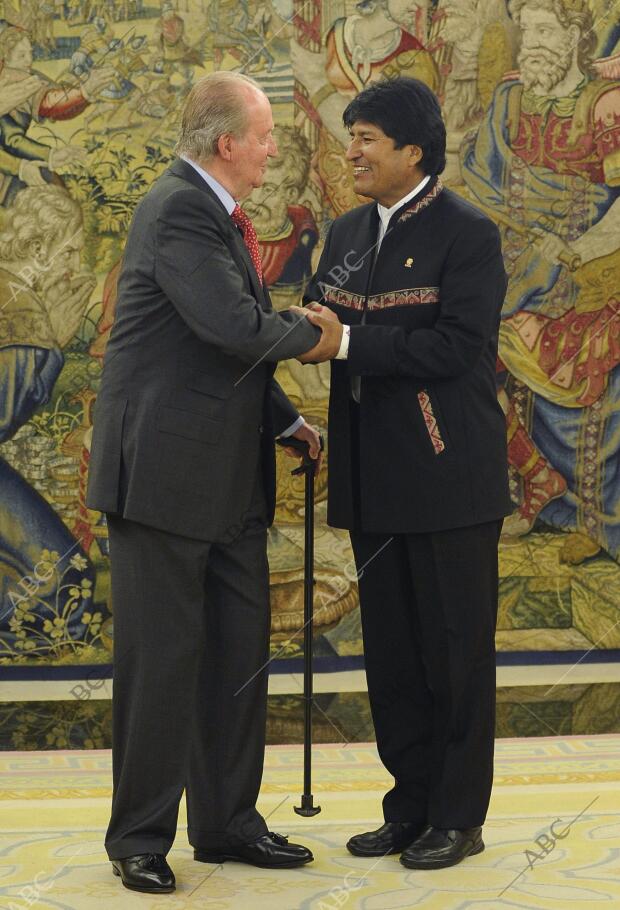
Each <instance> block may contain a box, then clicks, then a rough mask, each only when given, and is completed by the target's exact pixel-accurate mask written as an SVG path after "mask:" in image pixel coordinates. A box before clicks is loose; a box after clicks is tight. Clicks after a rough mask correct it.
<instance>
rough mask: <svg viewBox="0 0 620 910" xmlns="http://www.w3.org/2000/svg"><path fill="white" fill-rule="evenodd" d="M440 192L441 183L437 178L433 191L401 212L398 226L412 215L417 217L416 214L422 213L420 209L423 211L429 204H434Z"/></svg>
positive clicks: (441, 188)
mask: <svg viewBox="0 0 620 910" xmlns="http://www.w3.org/2000/svg"><path fill="white" fill-rule="evenodd" d="M442 190H443V183H442V182H441V180H439V178H438V179H437V183H436V184H435V186H434V187H433V189H432V190H430V192H428V193H427V194H426V196H422V198H421V199H420V201H419V202H414V203H413V205H412V206H411V208H408V209H405V211H404V212H402V214H401V215H400V217H399V219H398V224H400V223H401V221H406V220H407V219H408V218H411V216H412V215H417V214H418V212H421V211H422V209H425V208H426V207H427V206H428V205H430V204H431V202H434V201H435V199H437V197H438V196H439V194H440V193H441V191H442Z"/></svg>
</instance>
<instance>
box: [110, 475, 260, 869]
mask: <svg viewBox="0 0 620 910" xmlns="http://www.w3.org/2000/svg"><path fill="white" fill-rule="evenodd" d="M266 523H267V522H266V507H265V502H264V495H263V492H262V489H261V484H260V483H258V482H257V484H256V495H255V497H254V501H253V507H252V508H251V510H250V512H249V513H248V514H247V515H246V517H245V521H244V525H243V527H240V528H238V529H234V530H235V531H237V532H238V533H237V534H236V537H235V539H234V540H233V542H232V543H227V544H216V543H209V542H207V541H201V540H196V539H193V538H189V537H180V536H178V535H175V534H171V533H168V532H165V531H160V530H157V529H154V528H150V527H147V526H145V525H142V524H138V523H137V522H133V521H129V520H127V519H124V518H120V517H118V516H114V515H109V516H108V527H109V537H110V560H111V568H112V599H113V609H114V634H115V646H114V699H113V770H114V793H113V801H112V816H111V819H110V824H109V827H108V831H107V835H106V841H105V846H106V850H107V853H108V856H109V857H110V859H120V858H123V857H126V856H131V855H133V854H136V853H149V852H152V853H163V854H164V855H165V854H167V853H168V851H169V850H170V847H171V846H172V843H173V841H174V837H175V832H176V825H177V816H178V809H179V802H180V799H181V795H182V793H183V790H184V789H185V791H186V800H187V812H188V837H189V841H190V843H191V844H192V845H193V846H194V847H197V848H202V849H211V848H219V847H222V846H230V847H233V846H235V845H237V844H239V843H246V842H249V841H252V840H255V839H256V838H258V837H260V836H261V835H262V834H264V833H265V832H266V830H267V827H266V825H265V822H264V820H263V818H262V817H261V816H260V815H259V813H258V812H257V810H256V808H255V803H256V800H257V797H258V792H259V789H260V784H261V778H262V770H263V755H264V746H265V726H266V707H267V677H268V670H267V666H266V665H267V661H268V658H269V630H270V611H269V570H268V565H267V554H266V535H267V531H266Z"/></svg>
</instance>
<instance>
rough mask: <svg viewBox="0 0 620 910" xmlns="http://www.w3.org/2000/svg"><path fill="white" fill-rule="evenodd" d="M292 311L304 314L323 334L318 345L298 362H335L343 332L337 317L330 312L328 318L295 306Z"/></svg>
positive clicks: (301, 356)
mask: <svg viewBox="0 0 620 910" xmlns="http://www.w3.org/2000/svg"><path fill="white" fill-rule="evenodd" d="M291 310H292V311H293V312H296V313H299V314H303V315H304V316H305V317H306V319H308V321H309V322H312V323H313V324H314V325H316V326H318V327H319V328H320V330H321V333H322V334H321V337H320V339H319V340H318V342H317V344H315V346H314V347H313V348H311V349H310V350H309V351H306V352H305V353H304V354H300V355H299V356H298V358H297V360H299V362H300V363H323V362H324V361H325V360H333V358H334V357H335V356H336V354H337V353H338V351H339V350H340V342H341V341H342V331H343V330H342V323H341V322H339V320H338V318H337V317H335V314H334V313H332V312H330V315H329V318H326V317H325V316H323V315H321V314H319V313H317V312H315V311H314V310H307V309H302V308H301V307H294V306H293V307H291Z"/></svg>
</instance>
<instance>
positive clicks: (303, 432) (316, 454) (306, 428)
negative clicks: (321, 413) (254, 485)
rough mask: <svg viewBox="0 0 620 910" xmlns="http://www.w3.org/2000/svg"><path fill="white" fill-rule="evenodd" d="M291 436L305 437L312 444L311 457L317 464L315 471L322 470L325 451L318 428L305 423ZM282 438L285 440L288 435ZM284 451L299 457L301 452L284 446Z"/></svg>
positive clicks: (290, 455) (296, 437) (293, 456)
mask: <svg viewBox="0 0 620 910" xmlns="http://www.w3.org/2000/svg"><path fill="white" fill-rule="evenodd" d="M291 436H294V437H295V439H303V440H304V441H305V442H307V443H308V445H309V446H310V458H314V459H315V461H316V465H315V467H314V473H315V474H318V473H319V471H320V470H321V465H322V464H323V453H322V452H321V437H320V435H319V432H318V430H315V428H314V427H311V426H310V424H308V423H303V424H302V425H301V426H300V427H299V429H297V430H295V432H294V433H291ZM281 438H282V440H285V439H286V438H287V437H286V436H282V437H281ZM284 451H285V452H286V454H287V455H288V456H289V457H290V458H299V452H297V451H296V450H295V449H289V448H287V447H286V446H284Z"/></svg>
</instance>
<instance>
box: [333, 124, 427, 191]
mask: <svg viewBox="0 0 620 910" xmlns="http://www.w3.org/2000/svg"><path fill="white" fill-rule="evenodd" d="M349 135H350V136H351V141H350V143H349V145H348V147H347V151H346V158H347V161H349V162H350V163H351V165H352V167H353V181H354V183H353V186H354V189H355V192H356V193H359V195H360V196H367V197H368V198H370V199H376V201H377V202H379V203H381V205H384V206H386V207H387V208H391V206H393V205H395V204H396V203H397V202H398V201H399V200H400V199H402V198H403V196H406V195H407V193H409V192H411V190H412V189H413V188H414V187H415V186H417V184H418V183H419V182H420V180H422V178H423V177H424V171H423V170H422V168H421V167H420V166H419V162H420V161H421V158H422V150H421V149H420V148H419V146H417V145H405V146H404V147H403V148H402V149H397V148H394V140H393V139H391V138H390V137H389V136H386V135H385V133H384V132H383V130H382V129H381V127H379V126H375V124H374V123H366V122H365V121H363V120H356V122H355V123H354V124H353V125H352V126H351V128H350V130H349Z"/></svg>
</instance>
